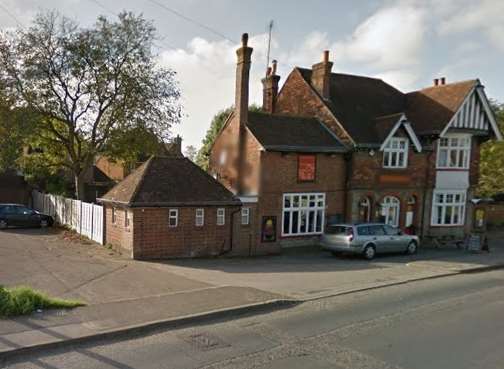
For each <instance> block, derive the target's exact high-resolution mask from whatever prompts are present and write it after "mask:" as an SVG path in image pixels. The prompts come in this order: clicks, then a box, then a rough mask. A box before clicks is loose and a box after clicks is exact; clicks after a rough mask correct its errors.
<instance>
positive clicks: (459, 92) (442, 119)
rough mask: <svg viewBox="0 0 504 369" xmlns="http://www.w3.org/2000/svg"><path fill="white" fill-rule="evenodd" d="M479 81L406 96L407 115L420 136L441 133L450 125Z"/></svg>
mask: <svg viewBox="0 0 504 369" xmlns="http://www.w3.org/2000/svg"><path fill="white" fill-rule="evenodd" d="M478 84H479V81H478V80H469V81H463V82H456V83H450V84H447V85H442V86H436V87H429V88H425V89H423V90H419V91H413V92H410V93H408V94H406V115H407V117H408V120H410V121H411V122H412V125H413V128H414V129H415V131H416V132H417V133H419V134H422V133H430V132H432V133H439V132H441V131H442V130H443V128H444V127H445V126H446V125H447V124H448V122H449V121H450V120H451V118H452V117H453V115H454V114H455V113H456V112H457V110H458V109H459V107H460V106H461V105H462V103H463V102H464V99H465V98H466V96H467V95H468V94H469V93H470V92H471V91H472V89H473V88H474V87H475V86H477V85H478Z"/></svg>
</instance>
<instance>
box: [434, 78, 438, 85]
mask: <svg viewBox="0 0 504 369" xmlns="http://www.w3.org/2000/svg"><path fill="white" fill-rule="evenodd" d="M438 85H439V78H434V86H438Z"/></svg>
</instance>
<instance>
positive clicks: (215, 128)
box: [195, 104, 261, 170]
mask: <svg viewBox="0 0 504 369" xmlns="http://www.w3.org/2000/svg"><path fill="white" fill-rule="evenodd" d="M233 110H234V106H230V107H228V108H226V109H222V110H220V111H219V112H218V113H217V114H215V115H214V117H213V118H212V121H211V122H210V128H208V130H207V131H206V134H205V138H203V140H202V141H201V144H202V145H201V148H200V149H199V151H198V154H197V155H196V161H195V163H196V164H197V165H199V166H200V167H201V168H203V169H204V170H207V169H208V165H209V162H208V161H209V157H210V150H211V148H212V145H213V143H214V141H215V139H216V138H217V135H218V134H219V132H220V130H221V128H222V126H223V125H224V123H225V122H226V119H227V118H228V116H229V115H230V114H231V113H232V112H233ZM249 110H250V111H254V112H259V111H261V107H260V106H258V105H255V104H253V105H251V106H250V107H249Z"/></svg>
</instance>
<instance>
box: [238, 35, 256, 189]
mask: <svg viewBox="0 0 504 369" xmlns="http://www.w3.org/2000/svg"><path fill="white" fill-rule="evenodd" d="M241 42H242V44H241V47H240V48H239V49H238V50H236V56H237V64H236V88H235V116H236V119H238V122H239V124H240V129H239V133H238V135H239V137H238V155H239V157H238V168H237V169H238V181H237V192H238V193H239V194H240V193H242V192H243V184H242V179H243V167H244V165H243V161H244V156H245V133H246V125H247V122H248V105H249V76H250V63H251V56H252V48H251V47H248V46H247V44H248V33H244V34H243V35H242V38H241Z"/></svg>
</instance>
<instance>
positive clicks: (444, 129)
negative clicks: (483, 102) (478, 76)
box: [439, 87, 475, 137]
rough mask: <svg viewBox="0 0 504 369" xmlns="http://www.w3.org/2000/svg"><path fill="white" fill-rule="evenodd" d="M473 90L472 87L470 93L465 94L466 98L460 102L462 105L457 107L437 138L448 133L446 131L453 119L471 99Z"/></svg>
mask: <svg viewBox="0 0 504 369" xmlns="http://www.w3.org/2000/svg"><path fill="white" fill-rule="evenodd" d="M474 90H475V87H473V88H472V89H471V92H469V93H468V94H467V96H466V97H465V98H464V101H462V104H460V106H459V107H458V109H457V111H456V112H455V113H454V114H453V116H452V117H451V119H450V121H449V122H448V124H447V125H446V126H445V127H444V128H443V130H442V131H441V133H440V134H439V137H444V135H445V134H446V132H448V130H449V129H450V127H451V125H452V124H453V122H454V121H455V119H457V116H458V114H459V112H460V109H462V108H463V107H464V106H465V104H466V103H467V102H468V101H469V99H470V98H471V96H472V94H473V93H474Z"/></svg>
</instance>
